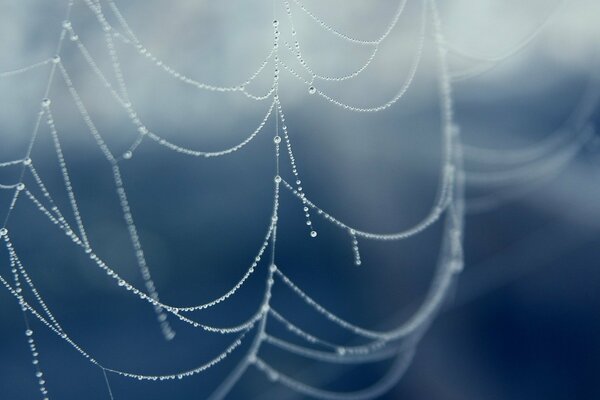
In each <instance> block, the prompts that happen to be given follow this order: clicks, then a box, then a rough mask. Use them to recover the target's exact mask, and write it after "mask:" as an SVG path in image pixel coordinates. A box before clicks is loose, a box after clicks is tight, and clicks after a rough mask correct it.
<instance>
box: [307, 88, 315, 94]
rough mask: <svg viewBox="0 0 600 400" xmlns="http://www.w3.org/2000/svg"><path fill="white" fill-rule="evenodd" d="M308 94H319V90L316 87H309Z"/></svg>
mask: <svg viewBox="0 0 600 400" xmlns="http://www.w3.org/2000/svg"><path fill="white" fill-rule="evenodd" d="M308 93H309V94H315V93H317V88H316V87H314V86H311V87H309V88H308Z"/></svg>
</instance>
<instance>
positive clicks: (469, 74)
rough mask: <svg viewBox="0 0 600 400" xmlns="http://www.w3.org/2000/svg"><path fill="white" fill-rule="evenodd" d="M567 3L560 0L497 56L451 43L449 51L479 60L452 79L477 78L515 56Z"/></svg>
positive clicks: (454, 80)
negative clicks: (523, 35)
mask: <svg viewBox="0 0 600 400" xmlns="http://www.w3.org/2000/svg"><path fill="white" fill-rule="evenodd" d="M566 4H567V0H558V2H557V4H556V5H555V6H554V8H553V9H552V10H551V11H550V13H549V14H548V16H547V17H546V18H544V20H543V21H542V22H541V23H540V24H539V25H537V26H536V27H535V29H534V30H533V31H532V32H531V33H530V34H529V35H527V36H526V37H524V38H523V39H521V40H520V41H519V42H518V43H517V44H516V45H515V46H513V47H512V48H510V49H509V50H508V51H505V52H504V53H503V54H500V55H496V56H488V55H483V54H476V53H473V52H472V51H466V50H462V49H460V48H458V47H456V46H452V45H451V44H449V45H448V51H449V52H451V53H452V54H454V55H456V56H459V57H462V58H465V59H469V60H474V61H477V62H479V64H478V65H475V66H474V67H471V68H470V69H467V70H465V71H458V72H454V73H452V74H451V75H450V76H451V79H452V81H453V82H460V81H465V80H469V79H472V78H475V77H477V76H479V75H482V74H484V73H486V72H488V71H490V70H492V69H493V68H495V67H496V66H497V65H498V64H499V63H501V62H502V61H504V60H506V59H508V58H510V57H511V56H514V55H515V54H517V53H519V52H520V51H521V50H523V49H525V48H526V47H527V46H528V45H529V44H530V43H532V42H533V41H534V40H535V39H536V38H537V37H538V36H539V35H540V34H541V32H543V30H544V29H545V28H546V26H547V25H549V24H550V23H551V22H552V21H553V20H554V19H555V17H556V16H557V15H558V14H559V11H560V10H561V9H562V8H563V7H564V6H565V5H566Z"/></svg>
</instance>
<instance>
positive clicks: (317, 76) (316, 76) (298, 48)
mask: <svg viewBox="0 0 600 400" xmlns="http://www.w3.org/2000/svg"><path fill="white" fill-rule="evenodd" d="M283 3H284V6H285V11H286V14H287V18H288V21H289V23H290V26H291V29H292V36H294V38H295V37H296V29H295V27H294V25H295V24H294V18H293V15H292V10H291V7H290V3H289V1H288V0H283ZM405 5H406V1H404V2H403V3H402V4H401V9H400V12H399V14H398V18H399V17H400V15H401V14H402V11H403V10H404V7H405ZM390 32H391V29H390ZM386 36H387V35H386ZM284 44H285V46H286V47H287V48H288V49H289V50H290V52H291V53H292V54H293V55H294V56H295V57H296V59H297V61H298V62H299V63H300V65H301V66H302V67H303V68H304V69H305V70H306V72H308V73H309V74H310V75H311V77H312V80H311V83H312V81H314V80H315V79H320V80H324V81H332V82H343V81H346V80H349V79H353V78H356V77H357V76H359V75H360V74H361V73H362V72H363V71H364V70H366V69H367V67H368V66H369V65H371V62H372V61H373V60H374V59H375V55H376V54H377V51H378V50H379V43H377V44H376V45H375V46H374V47H373V50H371V54H370V55H369V57H368V59H367V61H366V62H365V63H363V64H362V65H361V66H360V67H358V68H357V69H356V70H355V71H354V72H351V73H349V74H346V75H341V76H327V75H321V74H317V73H315V72H314V71H313V69H312V68H311V67H310V66H309V65H308V64H307V63H306V61H305V59H304V57H303V56H302V45H301V44H300V41H299V40H298V39H294V47H292V45H290V44H289V43H288V42H285V43H284Z"/></svg>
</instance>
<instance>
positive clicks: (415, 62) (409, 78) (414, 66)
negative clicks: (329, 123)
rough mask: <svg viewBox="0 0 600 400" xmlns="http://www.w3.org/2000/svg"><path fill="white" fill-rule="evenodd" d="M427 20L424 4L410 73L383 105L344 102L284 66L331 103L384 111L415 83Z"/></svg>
mask: <svg viewBox="0 0 600 400" xmlns="http://www.w3.org/2000/svg"><path fill="white" fill-rule="evenodd" d="M426 21H427V9H426V7H425V6H423V12H422V19H421V29H420V33H419V37H418V39H417V40H418V42H417V49H416V52H415V54H414V56H413V59H412V62H411V65H410V68H409V71H408V75H407V77H406V79H405V81H404V83H403V84H402V85H401V87H400V89H399V90H398V91H397V92H396V94H395V95H394V96H393V97H392V98H391V99H390V100H388V101H387V102H385V103H383V104H381V105H378V106H372V107H359V106H354V105H350V104H347V103H344V102H342V101H340V100H338V99H335V98H333V97H331V96H329V95H328V94H327V93H325V92H323V91H321V90H319V88H317V87H315V86H314V85H313V83H312V82H311V81H307V80H306V79H304V78H302V77H301V76H300V75H299V74H298V73H296V72H295V71H294V70H293V69H291V68H290V67H289V66H287V65H286V64H283V63H282V66H283V68H284V69H285V70H286V71H288V72H289V73H290V74H291V75H292V76H293V77H295V78H297V79H299V80H301V81H302V82H304V84H306V85H307V86H309V93H310V94H318V95H319V96H321V97H323V98H324V99H325V100H327V101H329V102H330V103H333V104H335V105H336V106H338V107H341V108H343V109H345V110H349V111H355V112H364V113H367V112H379V111H383V110H386V109H388V108H390V107H391V106H393V105H394V104H395V103H396V102H398V100H400V99H401V98H402V97H403V96H404V95H405V94H406V92H407V91H408V89H409V88H410V86H411V85H412V83H413V80H414V78H415V75H416V73H417V69H418V67H419V64H420V62H421V59H422V58H423V48H424V44H425V29H426V25H427V23H426Z"/></svg>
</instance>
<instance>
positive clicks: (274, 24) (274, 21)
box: [273, 20, 279, 28]
mask: <svg viewBox="0 0 600 400" xmlns="http://www.w3.org/2000/svg"><path fill="white" fill-rule="evenodd" d="M273 26H274V27H275V28H277V27H278V26H279V21H277V20H273Z"/></svg>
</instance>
